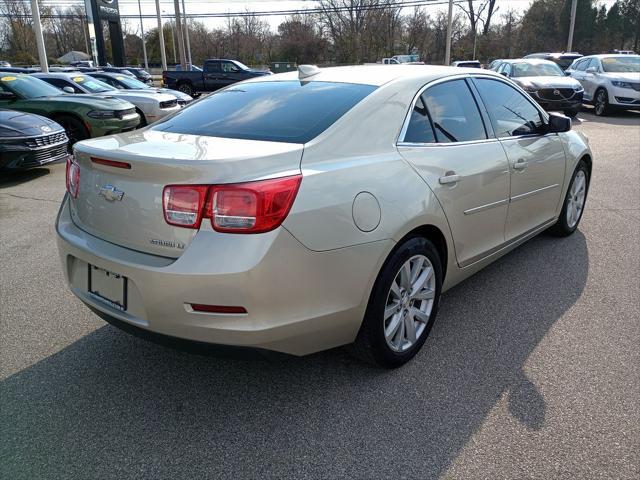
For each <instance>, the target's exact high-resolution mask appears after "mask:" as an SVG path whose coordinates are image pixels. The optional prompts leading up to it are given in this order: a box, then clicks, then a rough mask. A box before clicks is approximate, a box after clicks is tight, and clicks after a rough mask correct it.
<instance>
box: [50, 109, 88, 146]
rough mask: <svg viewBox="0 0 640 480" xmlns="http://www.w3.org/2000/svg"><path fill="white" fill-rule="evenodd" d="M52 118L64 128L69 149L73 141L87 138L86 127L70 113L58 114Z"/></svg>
mask: <svg viewBox="0 0 640 480" xmlns="http://www.w3.org/2000/svg"><path fill="white" fill-rule="evenodd" d="M53 120H55V121H56V122H58V123H59V124H60V125H61V126H62V128H64V131H65V132H66V134H67V137H69V149H71V147H72V146H73V144H74V143H76V142H79V141H80V140H86V139H87V138H89V131H88V130H87V127H85V126H84V123H83V122H81V121H80V120H79V119H77V118H76V117H72V116H71V115H58V116H56V117H54V118H53Z"/></svg>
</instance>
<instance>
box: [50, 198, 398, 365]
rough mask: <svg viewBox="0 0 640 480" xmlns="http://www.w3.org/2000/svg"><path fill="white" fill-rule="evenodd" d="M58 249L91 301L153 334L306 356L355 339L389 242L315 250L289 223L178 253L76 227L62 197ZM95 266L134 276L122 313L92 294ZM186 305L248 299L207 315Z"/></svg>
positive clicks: (72, 282)
mask: <svg viewBox="0 0 640 480" xmlns="http://www.w3.org/2000/svg"><path fill="white" fill-rule="evenodd" d="M56 230H57V233H58V250H59V253H60V256H61V260H62V265H63V269H64V273H65V277H66V279H67V282H68V284H69V286H70V288H71V290H72V291H73V293H74V294H75V295H76V296H78V297H79V298H80V299H81V300H82V301H83V302H84V303H86V304H87V305H89V306H90V307H91V308H93V309H96V310H98V311H100V312H102V313H103V314H105V315H108V316H110V317H113V318H115V319H116V320H118V321H120V322H124V323H125V324H127V325H132V326H134V327H135V328H137V329H141V330H144V331H147V332H154V333H157V334H161V335H164V336H169V337H177V338H179V339H187V340H194V341H198V342H204V343H212V344H221V345H233V346H245V347H252V348H260V349H265V350H273V351H278V352H283V353H288V354H293V355H305V354H309V353H313V352H317V351H320V350H325V349H328V348H332V347H336V346H339V345H344V344H347V343H350V342H352V341H353V340H354V339H355V336H356V335H357V332H358V329H359V328H360V324H361V321H362V318H363V315H364V311H365V308H366V304H367V301H368V297H369V292H370V291H371V287H372V285H373V282H374V280H375V277H376V275H377V273H378V270H379V268H380V266H381V264H382V262H383V260H384V258H386V255H387V253H388V252H389V251H390V249H391V248H392V246H393V242H392V241H391V240H385V241H380V242H372V243H368V244H363V245H358V246H354V247H349V248H343V249H337V250H332V251H328V252H313V251H311V250H308V249H307V248H305V247H304V246H303V245H301V244H300V243H299V242H298V241H297V240H296V239H295V238H294V237H293V236H292V235H291V234H290V233H289V232H288V231H287V230H286V229H284V228H282V227H281V228H279V229H277V230H275V231H273V232H269V233H268V234H261V235H224V234H219V233H216V232H213V231H202V230H201V231H200V232H198V233H197V234H196V236H195V238H194V240H193V242H192V243H191V245H189V247H188V248H187V249H186V250H185V251H184V253H183V254H182V256H181V257H179V258H178V259H169V258H164V257H158V256H154V255H149V254H146V253H141V252H137V251H133V250H130V249H127V248H123V247H120V246H117V245H114V244H111V243H108V242H105V241H103V240H101V239H99V238H97V237H94V236H91V235H89V234H88V233H86V232H84V231H82V230H81V229H79V228H78V227H77V226H76V225H75V224H74V223H73V221H72V220H71V216H70V212H69V207H68V201H67V199H66V198H65V200H64V201H63V204H62V207H61V209H60V213H59V216H58V221H57V223H56ZM88 264H91V265H95V266H97V267H100V268H103V269H106V270H109V271H111V272H116V273H119V274H121V275H124V276H125V277H127V279H128V280H127V285H128V287H127V288H128V296H127V298H128V300H127V301H128V307H127V311H120V310H117V309H115V308H113V307H112V306H110V305H108V304H107V303H103V302H101V301H100V300H98V299H96V298H95V297H94V296H91V295H90V294H89V292H88V278H87V275H88V274H87V271H88V266H87V265H88ZM189 304H208V305H224V306H242V307H244V308H245V309H246V310H247V313H246V314H242V315H239V314H204V313H197V312H193V311H192V310H191V309H190V308H189Z"/></svg>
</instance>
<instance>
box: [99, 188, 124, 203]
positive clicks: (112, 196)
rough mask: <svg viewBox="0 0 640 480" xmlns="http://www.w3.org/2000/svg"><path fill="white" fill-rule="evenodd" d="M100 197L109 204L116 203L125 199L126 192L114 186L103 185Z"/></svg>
mask: <svg viewBox="0 0 640 480" xmlns="http://www.w3.org/2000/svg"><path fill="white" fill-rule="evenodd" d="M98 195H100V196H101V197H104V198H105V200H107V201H108V202H115V201H116V200H118V201H120V200H122V197H124V192H123V191H122V190H118V189H117V188H116V187H114V186H113V185H103V186H102V187H100V190H99V191H98Z"/></svg>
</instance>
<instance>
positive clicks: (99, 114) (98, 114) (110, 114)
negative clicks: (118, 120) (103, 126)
mask: <svg viewBox="0 0 640 480" xmlns="http://www.w3.org/2000/svg"><path fill="white" fill-rule="evenodd" d="M87 115H89V116H90V117H91V118H115V117H116V112H114V111H113V110H92V111H90V112H89V113H87Z"/></svg>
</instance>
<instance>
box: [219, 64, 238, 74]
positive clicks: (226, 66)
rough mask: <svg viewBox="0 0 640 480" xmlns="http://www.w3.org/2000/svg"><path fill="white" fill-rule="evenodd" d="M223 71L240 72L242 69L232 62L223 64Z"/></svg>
mask: <svg viewBox="0 0 640 480" xmlns="http://www.w3.org/2000/svg"><path fill="white" fill-rule="evenodd" d="M222 71H223V72H239V71H240V68H239V67H237V66H236V65H234V64H233V63H231V62H222Z"/></svg>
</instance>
